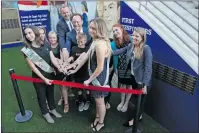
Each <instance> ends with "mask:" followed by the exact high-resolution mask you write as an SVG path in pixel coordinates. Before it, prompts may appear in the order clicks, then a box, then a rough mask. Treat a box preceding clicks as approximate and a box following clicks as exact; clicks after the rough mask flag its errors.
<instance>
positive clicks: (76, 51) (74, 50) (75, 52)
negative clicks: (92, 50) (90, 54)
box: [71, 46, 89, 78]
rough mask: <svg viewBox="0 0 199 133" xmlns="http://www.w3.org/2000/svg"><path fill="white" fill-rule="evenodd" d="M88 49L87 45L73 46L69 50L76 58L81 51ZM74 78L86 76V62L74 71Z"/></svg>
mask: <svg viewBox="0 0 199 133" xmlns="http://www.w3.org/2000/svg"><path fill="white" fill-rule="evenodd" d="M88 49H89V47H88V46H86V47H85V48H79V47H78V46H74V47H73V48H72V51H71V56H72V57H73V58H74V60H76V59H77V58H78V57H79V56H80V55H81V54H82V53H83V52H87V51H88ZM75 77H76V78H81V77H84V78H88V62H86V63H85V64H84V65H83V66H82V67H81V68H80V69H79V70H78V71H77V72H76V73H75Z"/></svg>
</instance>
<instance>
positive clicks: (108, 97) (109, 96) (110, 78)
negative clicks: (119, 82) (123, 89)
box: [104, 71, 114, 103]
mask: <svg viewBox="0 0 199 133" xmlns="http://www.w3.org/2000/svg"><path fill="white" fill-rule="evenodd" d="M113 75H114V71H112V72H111V74H110V75H109V80H108V84H109V86H110V87H112V85H111V81H112V79H113ZM110 98H111V92H109V93H108V96H107V97H105V98H104V101H105V103H107V102H109V103H110Z"/></svg>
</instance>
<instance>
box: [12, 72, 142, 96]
mask: <svg viewBox="0 0 199 133" xmlns="http://www.w3.org/2000/svg"><path fill="white" fill-rule="evenodd" d="M10 77H11V79H16V80H24V81H29V82H37V83H44V81H43V80H41V79H39V78H32V77H28V76H20V75H16V74H12V75H11V76H10ZM52 83H53V84H55V85H61V86H69V87H75V88H81V89H88V90H95V91H105V92H118V93H129V94H137V95H140V94H142V90H136V89H132V90H130V89H124V88H108V87H99V86H92V85H88V86H85V85H83V84H80V83H75V82H66V81H60V80H53V81H52Z"/></svg>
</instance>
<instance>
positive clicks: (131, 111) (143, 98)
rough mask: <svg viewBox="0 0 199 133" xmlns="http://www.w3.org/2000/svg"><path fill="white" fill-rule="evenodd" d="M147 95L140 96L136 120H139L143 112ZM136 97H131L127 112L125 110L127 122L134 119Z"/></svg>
mask: <svg viewBox="0 0 199 133" xmlns="http://www.w3.org/2000/svg"><path fill="white" fill-rule="evenodd" d="M146 97H147V94H142V96H141V104H140V111H139V116H138V119H139V118H140V115H141V114H142V113H143V112H144V104H145V102H146ZM137 99H138V95H132V96H131V100H130V102H129V104H128V110H127V120H128V121H131V120H132V119H134V118H135V115H136V103H137Z"/></svg>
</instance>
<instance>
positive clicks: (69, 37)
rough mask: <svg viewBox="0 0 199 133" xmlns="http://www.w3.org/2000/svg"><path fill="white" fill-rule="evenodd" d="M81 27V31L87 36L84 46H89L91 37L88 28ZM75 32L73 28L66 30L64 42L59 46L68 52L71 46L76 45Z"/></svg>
mask: <svg viewBox="0 0 199 133" xmlns="http://www.w3.org/2000/svg"><path fill="white" fill-rule="evenodd" d="M82 28H83V33H85V34H86V36H87V42H86V44H85V45H86V46H88V47H90V44H91V43H92V38H91V36H90V35H89V33H88V28H84V27H82ZM76 35H77V32H76V31H75V30H74V29H73V30H72V31H70V32H68V33H67V34H66V43H65V44H64V45H61V48H62V49H63V48H66V49H67V50H68V52H69V53H70V51H71V49H72V47H74V46H77V45H78V44H77V39H76Z"/></svg>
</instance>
